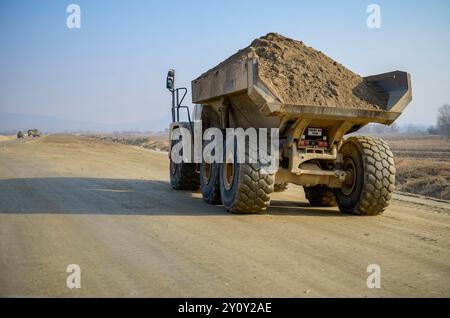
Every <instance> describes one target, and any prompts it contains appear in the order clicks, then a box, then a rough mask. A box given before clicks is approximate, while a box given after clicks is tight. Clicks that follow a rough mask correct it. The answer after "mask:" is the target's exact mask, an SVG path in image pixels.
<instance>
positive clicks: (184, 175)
mask: <svg viewBox="0 0 450 318" xmlns="http://www.w3.org/2000/svg"><path fill="white" fill-rule="evenodd" d="M178 169H180V171H178ZM176 175H177V177H176V178H175V182H174V183H172V187H173V188H174V189H175V190H193V191H196V190H198V189H199V187H200V176H199V173H198V171H197V166H196V164H195V163H180V164H178V165H177V171H176Z"/></svg>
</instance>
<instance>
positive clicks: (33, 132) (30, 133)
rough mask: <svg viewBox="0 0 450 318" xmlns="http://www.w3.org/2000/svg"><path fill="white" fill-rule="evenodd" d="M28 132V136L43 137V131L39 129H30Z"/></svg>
mask: <svg viewBox="0 0 450 318" xmlns="http://www.w3.org/2000/svg"><path fill="white" fill-rule="evenodd" d="M27 134H28V137H41V132H40V131H39V130H37V129H29V130H28V132H27Z"/></svg>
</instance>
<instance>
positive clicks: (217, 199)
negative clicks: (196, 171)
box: [200, 167, 222, 204]
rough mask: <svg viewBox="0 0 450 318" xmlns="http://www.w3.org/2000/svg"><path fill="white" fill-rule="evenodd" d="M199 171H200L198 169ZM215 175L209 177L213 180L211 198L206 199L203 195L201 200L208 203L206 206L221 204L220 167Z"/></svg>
mask: <svg viewBox="0 0 450 318" xmlns="http://www.w3.org/2000/svg"><path fill="white" fill-rule="evenodd" d="M200 169H202V168H201V167H200ZM217 170H218V171H217V175H216V176H214V177H211V178H212V179H213V182H214V185H213V187H214V191H212V193H211V196H210V197H209V198H206V197H205V196H204V195H203V200H204V201H205V202H206V203H208V204H221V203H222V198H221V196H220V167H217ZM201 179H202V178H201V175H200V186H201ZM210 182H212V181H210Z"/></svg>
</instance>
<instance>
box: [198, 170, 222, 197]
mask: <svg viewBox="0 0 450 318" xmlns="http://www.w3.org/2000/svg"><path fill="white" fill-rule="evenodd" d="M220 166H221V164H219V163H211V164H207V163H205V162H202V163H201V164H200V188H201V191H202V196H203V200H204V201H205V202H207V203H209V204H221V203H222V199H221V197H220Z"/></svg>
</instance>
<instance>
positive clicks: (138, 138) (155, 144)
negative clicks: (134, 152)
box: [89, 134, 169, 151]
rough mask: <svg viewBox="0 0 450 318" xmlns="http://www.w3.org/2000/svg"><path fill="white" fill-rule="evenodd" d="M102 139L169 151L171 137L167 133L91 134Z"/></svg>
mask: <svg viewBox="0 0 450 318" xmlns="http://www.w3.org/2000/svg"><path fill="white" fill-rule="evenodd" d="M89 137H94V138H97V139H101V140H106V141H112V142H117V143H120V144H124V145H129V146H136V147H142V148H145V149H151V150H156V151H169V137H168V136H167V135H156V134H155V135H143V134H136V135H129V134H124V135H111V134H102V135H89Z"/></svg>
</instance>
